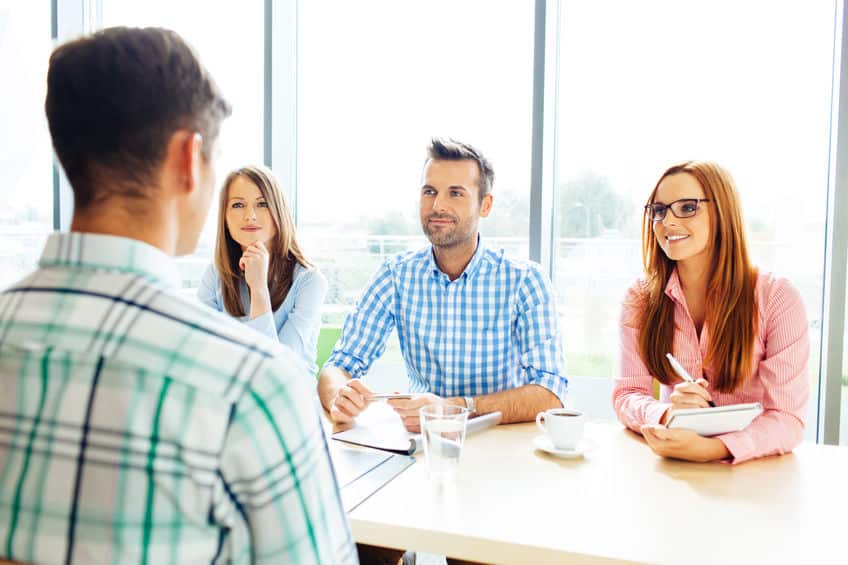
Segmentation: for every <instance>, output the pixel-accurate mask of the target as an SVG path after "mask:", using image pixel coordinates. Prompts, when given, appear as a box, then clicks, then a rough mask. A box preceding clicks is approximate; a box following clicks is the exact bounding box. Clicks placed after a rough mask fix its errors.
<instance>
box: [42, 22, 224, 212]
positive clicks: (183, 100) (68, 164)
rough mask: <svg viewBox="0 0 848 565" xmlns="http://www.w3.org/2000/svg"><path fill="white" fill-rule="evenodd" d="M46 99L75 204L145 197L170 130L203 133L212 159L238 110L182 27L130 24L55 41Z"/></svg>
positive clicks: (56, 146) (204, 149) (204, 147)
mask: <svg viewBox="0 0 848 565" xmlns="http://www.w3.org/2000/svg"><path fill="white" fill-rule="evenodd" d="M44 106H45V111H46V113H47V122H48V124H49V126H50V135H51V137H52V139H53V147H54V149H55V150H56V155H57V156H58V158H59V161H60V162H61V163H62V167H63V168H64V169H65V174H66V175H67V177H68V180H69V181H70V183H71V186H72V188H73V192H74V204H75V206H76V207H77V208H85V207H87V206H89V205H91V204H92V203H94V202H96V201H98V200H102V199H105V198H109V197H111V196H122V197H133V198H147V197H149V196H150V194H148V193H146V192H145V188H147V187H150V186H153V185H155V184H156V182H157V180H158V179H157V178H156V175H157V173H158V171H159V169H160V167H161V165H162V162H163V159H164V157H165V151H166V149H167V144H168V140H169V139H170V138H171V136H172V135H173V134H174V132H176V131H177V130H179V129H185V130H189V131H195V132H197V133H199V134H200V135H201V136H202V137H203V144H202V153H203V157H204V158H206V159H207V160H208V159H209V158H210V157H211V154H210V152H211V149H212V147H213V146H214V144H215V140H216V139H217V136H218V132H219V129H220V125H221V121H222V120H223V119H224V118H226V117H227V116H229V115H230V113H231V111H232V110H231V108H230V105H229V103H228V102H227V101H226V100H225V99H224V98H223V96H222V95H221V93H220V91H219V90H218V87H217V86H216V84H215V83H214V81H213V80H212V77H211V76H210V75H209V73H208V72H207V70H206V69H205V68H204V66H203V65H202V64H201V63H200V61H199V60H198V58H197V57H196V55H195V53H194V52H193V51H192V49H191V47H189V46H188V44H187V43H186V42H185V41H183V39H182V38H181V37H180V36H179V35H177V34H176V33H175V32H173V31H170V30H167V29H161V28H143V29H142V28H126V27H114V28H108V29H104V30H102V31H99V32H97V33H95V34H94V35H91V36H88V37H83V38H81V39H77V40H75V41H71V42H68V43H65V44H64V45H61V46H59V47H58V48H56V50H55V51H53V54H52V55H51V56H50V68H49V70H48V72H47V98H46V100H45V104H44Z"/></svg>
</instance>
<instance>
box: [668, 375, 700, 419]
mask: <svg viewBox="0 0 848 565" xmlns="http://www.w3.org/2000/svg"><path fill="white" fill-rule="evenodd" d="M709 386H710V383H708V382H707V381H706V379H698V380H697V381H695V382H689V381H683V382H681V383H677V384H676V385H674V392H672V393H671V396H670V397H669V400H670V401H671V407H670V408H669V409H668V410H666V412H665V415H663V418H662V422H661V423H662V424H665V423H666V422H667V421H668V417H669V416H670V415H671V412H672V411H673V410H680V409H683V408H708V407H709V406H710V401H711V400H712V399H713V397H712V395H710V393H709V391H708V390H707V388H708V387H709Z"/></svg>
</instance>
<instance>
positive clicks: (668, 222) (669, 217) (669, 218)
mask: <svg viewBox="0 0 848 565" xmlns="http://www.w3.org/2000/svg"><path fill="white" fill-rule="evenodd" d="M675 219H676V218H675V217H674V214H672V213H671V208H666V210H665V217H664V218H663V219H662V222H661V223H662V225H663V227H666V228H667V227H668V226H673V225H677V222H676V221H675Z"/></svg>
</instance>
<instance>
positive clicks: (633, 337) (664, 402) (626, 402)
mask: <svg viewBox="0 0 848 565" xmlns="http://www.w3.org/2000/svg"><path fill="white" fill-rule="evenodd" d="M643 284H644V282H643V281H638V282H637V283H636V284H634V285H633V286H632V287H631V288H630V290H628V292H627V296H626V297H625V300H624V305H623V307H622V311H621V321H620V329H621V374H620V375H619V376H618V377H616V378H615V379H614V380H615V387H614V389H613V405H614V406H615V412H616V414H618V419H619V420H620V421H621V423H623V424H624V425H625V426H627V427H628V428H630V429H632V430H634V431H637V432H638V431H639V428H640V427H641V426H642V424H657V423H659V421H660V418H662V415H663V414H664V413H665V411H666V410H667V409H668V408H669V406H671V403H670V402H669V401H668V399H669V396H670V395H671V393H672V392H673V387H670V386H666V385H660V400H656V399H655V398H654V395H653V377H652V376H651V375H650V374H649V373H648V369H647V367H646V366H645V363H644V362H643V361H642V357H641V355H640V354H639V330H638V329H637V328H635V327H633V325H632V324H634V323H635V320H636V318H637V316H636V314H638V312H637V311H636V308H637V306H635V304H636V303H637V302H636V297H637V296H638V294H637V293H638V292H639V290H640V289H641V288H642V286H643ZM665 293H666V295H667V296H669V297H670V298H671V299H672V300H673V301H674V304H675V307H674V326H675V332H674V341H673V349H674V351H673V352H672V353H673V355H674V356H675V357H677V359H678V360H679V361H680V363H681V364H682V365H683V366H684V367H685V368H686V370H687V371H689V374H690V375H692V377H694V378H695V379H698V378H701V377H703V376H704V371H703V366H702V364H703V359H704V357H705V356H706V353H707V346H708V344H709V339H710V331H709V326H708V324H707V323H704V326H703V328H702V329H701V336H700V339H699V338H698V333H697V331H696V330H695V324H694V322H693V321H692V318H691V317H690V316H689V309H688V306H687V305H686V298H685V297H684V295H683V290H682V289H681V287H680V279H679V278H678V276H677V271H676V270H675V271H674V273H672V275H671V278H670V279H669V281H668V284H667V285H666V288H665ZM757 306H758V314H759V325H758V332H757V339H756V344H755V349H754V360H755V363H756V366H757V369H756V371H755V372H754V374H753V376H752V377H751V378H750V379H749V380H748V382H747V383H745V385H744V386H742V387H741V388H739V389H737V390H736V391H734V392H731V393H721V392H718V391H715V390H711V391H710V394H711V395H712V398H713V400H714V401H715V403H716V404H717V405H718V406H721V405H725V404H737V403H743V402H759V403H760V404H762V405H763V409H764V412H763V413H762V414H761V415H760V416H759V417H758V418H757V419H756V420H754V422H752V423H751V425H750V426H748V427H747V428H746V429H744V430H742V431H740V432H733V433H729V434H723V435H720V436H717V437H718V439H720V440H721V441H722V442H723V443H724V445H725V446H726V447H727V450H728V451H729V452H730V454H731V456H732V457H733V462H734V463H740V462H742V461H746V460H748V459H753V458H755V457H763V456H766V455H774V454H781V453H787V452H789V451H792V449H793V448H795V447H796V446H797V445H798V444H799V443H801V440H802V438H803V435H804V419H805V415H806V411H807V400H808V398H809V395H810V385H809V382H808V379H807V360H808V357H809V354H810V342H809V335H808V325H807V315H806V311H805V310H804V305H803V303H802V302H801V295H800V294H799V293H798V291H797V290H796V289H795V287H793V286H792V285H791V284H790V283H789V281H787V280H786V279H782V278H776V277H774V276H773V275H771V274H762V273H761V274H760V275H759V278H758V279H757Z"/></svg>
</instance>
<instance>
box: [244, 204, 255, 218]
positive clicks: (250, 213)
mask: <svg viewBox="0 0 848 565" xmlns="http://www.w3.org/2000/svg"><path fill="white" fill-rule="evenodd" d="M244 217H245V219H247V220H250V219H254V218H256V208H255V207H253V206H245V208H244Z"/></svg>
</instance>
